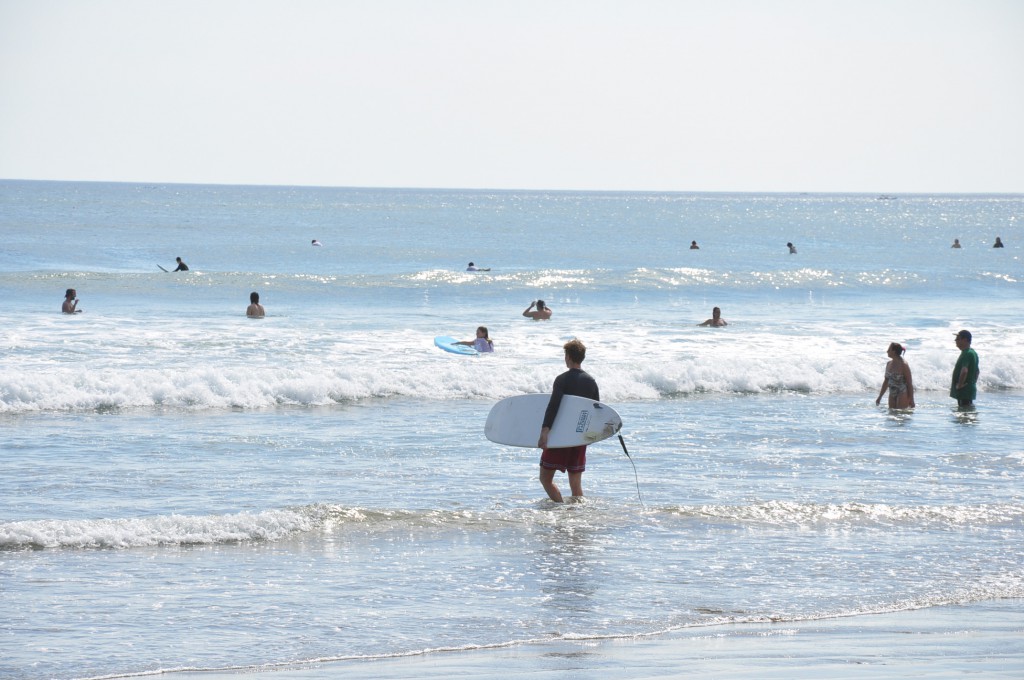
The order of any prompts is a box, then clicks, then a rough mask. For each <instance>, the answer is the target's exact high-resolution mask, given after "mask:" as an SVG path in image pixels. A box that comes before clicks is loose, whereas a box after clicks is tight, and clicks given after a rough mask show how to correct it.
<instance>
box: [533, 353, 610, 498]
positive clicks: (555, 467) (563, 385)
mask: <svg viewBox="0 0 1024 680" xmlns="http://www.w3.org/2000/svg"><path fill="white" fill-rule="evenodd" d="M562 349H563V350H564V351H565V366H566V368H568V369H569V370H568V371H566V372H565V373H562V374H561V375H559V376H558V377H557V378H555V383H554V385H553V386H552V388H551V399H550V400H549V401H548V408H547V410H546V411H545V412H544V422H543V423H542V425H541V428H540V438H539V439H538V440H537V447H538V448H540V449H541V454H540V484H541V486H543V487H544V491H546V492H547V494H548V498H550V499H551V500H553V501H554V502H556V503H561V502H562V492H561V491H560V490H559V488H558V485H557V484H555V481H554V480H555V472H556V471H558V472H565V473H567V474H568V475H569V489H570V491H571V492H572V498H571V499H570V500H571V501H572V502H576V501H581V500H583V472H584V470H586V469H587V447H586V445H584V446H571V447H568V448H563V449H549V448H548V433H550V432H551V425H552V424H553V423H554V422H555V416H557V415H558V407H559V405H560V404H561V403H562V396H563V395H566V394H572V395H575V396H577V397H584V398H586V399H593V400H594V401H601V394H600V391H599V390H598V387H597V381H596V380H594V378H593V377H591V375H590V374H589V373H587V372H586V371H584V370H583V369H582V368H581V367H580V364H582V363H583V360H584V359H585V358H586V356H587V347H586V345H584V344H583V343H582V342H580V341H579V340H570V341H569V342H567V343H565V345H564V346H563V347H562Z"/></svg>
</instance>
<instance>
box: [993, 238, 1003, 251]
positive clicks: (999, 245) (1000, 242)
mask: <svg viewBox="0 0 1024 680" xmlns="http://www.w3.org/2000/svg"><path fill="white" fill-rule="evenodd" d="M992 247H993V248H1002V247H1003V239H1001V238H999V237H998V236H996V242H995V243H993V244H992Z"/></svg>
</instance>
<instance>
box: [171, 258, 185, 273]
mask: <svg viewBox="0 0 1024 680" xmlns="http://www.w3.org/2000/svg"><path fill="white" fill-rule="evenodd" d="M174 259H175V261H176V262H177V263H178V268H177V269H175V270H174V271H176V272H187V271H188V265H187V264H185V262H184V261H183V260H182V259H181V258H180V257H176V258H174Z"/></svg>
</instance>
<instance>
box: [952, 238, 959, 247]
mask: <svg viewBox="0 0 1024 680" xmlns="http://www.w3.org/2000/svg"><path fill="white" fill-rule="evenodd" d="M959 247H960V239H958V238H955V239H953V245H951V246H950V248H959Z"/></svg>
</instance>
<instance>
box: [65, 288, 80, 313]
mask: <svg viewBox="0 0 1024 680" xmlns="http://www.w3.org/2000/svg"><path fill="white" fill-rule="evenodd" d="M60 311H62V312H64V313H65V314H81V313H82V310H81V309H79V308H78V291H76V290H75V289H74V288H68V289H67V290H66V291H65V292H64V304H63V305H61V307H60Z"/></svg>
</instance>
